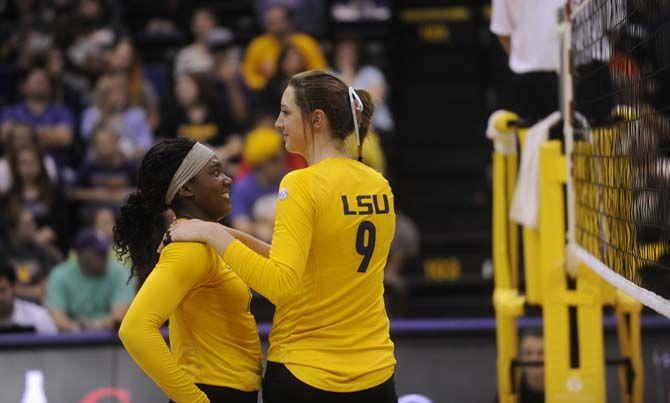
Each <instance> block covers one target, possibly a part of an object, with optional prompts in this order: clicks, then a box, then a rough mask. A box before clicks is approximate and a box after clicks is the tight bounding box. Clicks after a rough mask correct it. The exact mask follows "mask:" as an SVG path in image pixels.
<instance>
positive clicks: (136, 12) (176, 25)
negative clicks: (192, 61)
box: [124, 0, 196, 37]
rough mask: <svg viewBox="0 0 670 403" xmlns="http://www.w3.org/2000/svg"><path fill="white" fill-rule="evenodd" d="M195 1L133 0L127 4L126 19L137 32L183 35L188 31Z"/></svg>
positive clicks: (157, 34)
mask: <svg viewBox="0 0 670 403" xmlns="http://www.w3.org/2000/svg"><path fill="white" fill-rule="evenodd" d="M194 3H196V1H183V0H142V1H131V2H128V3H127V5H126V13H125V17H124V21H125V22H127V23H128V25H129V26H130V28H131V30H132V31H133V32H136V33H143V34H147V35H156V36H160V35H172V36H180V37H181V36H182V35H184V34H185V33H186V32H187V31H188V26H189V23H190V19H191V14H192V13H193V7H194V6H193V4H194Z"/></svg>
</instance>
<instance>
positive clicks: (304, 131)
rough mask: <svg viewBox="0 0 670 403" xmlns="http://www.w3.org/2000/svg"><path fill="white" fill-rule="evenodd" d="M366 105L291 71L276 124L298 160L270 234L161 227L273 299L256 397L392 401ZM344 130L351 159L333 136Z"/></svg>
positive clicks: (360, 94)
mask: <svg viewBox="0 0 670 403" xmlns="http://www.w3.org/2000/svg"><path fill="white" fill-rule="evenodd" d="M373 110H374V105H373V104H372V100H371V99H370V95H369V94H368V93H367V92H366V91H363V90H354V89H353V88H351V87H347V86H346V84H344V83H343V82H342V81H341V80H340V79H339V78H337V77H335V76H333V75H331V74H328V73H325V72H321V71H308V72H305V73H300V74H297V75H295V76H293V77H292V78H291V80H290V81H289V84H288V87H287V89H286V91H285V92H284V94H283V96H282V101H281V112H280V114H279V117H278V118H277V121H276V127H277V128H278V129H279V130H280V132H281V133H282V135H283V137H284V139H285V141H286V148H287V150H288V151H290V152H293V153H299V154H301V155H303V156H304V157H305V159H306V161H307V163H308V165H309V166H308V167H307V168H304V169H299V170H296V171H293V172H290V173H289V174H287V175H286V176H285V177H284V179H283V180H282V182H281V184H280V186H279V192H278V201H277V209H276V210H277V215H276V219H275V225H274V232H273V236H272V244H271V245H267V244H263V243H262V242H260V241H258V240H256V239H255V238H252V237H250V236H248V235H244V234H241V233H237V232H231V231H230V230H228V229H227V228H225V227H223V226H221V225H218V224H216V223H210V222H205V221H199V220H190V221H188V222H179V223H175V224H174V225H173V226H172V227H171V229H170V230H169V232H168V234H169V235H170V237H171V238H172V240H173V241H187V240H188V241H199V242H204V243H206V244H207V245H209V246H211V247H213V248H214V249H215V250H216V251H217V252H218V253H219V254H220V255H222V256H223V258H224V260H225V261H226V262H227V263H228V264H229V265H230V267H231V269H232V270H233V271H234V272H236V273H237V274H238V275H239V276H240V278H242V280H244V282H246V283H247V284H248V285H249V286H250V287H251V288H253V289H254V290H256V291H258V292H259V293H260V294H262V295H263V296H265V297H266V298H268V299H269V300H270V301H271V302H272V303H274V304H275V306H276V312H275V316H274V323H273V328H272V332H271V334H270V348H269V352H268V364H267V368H266V372H265V378H264V381H263V399H264V401H265V402H266V403H280V402H291V403H303V402H304V403H308V402H309V403H314V402H318V403H323V402H339V403H341V402H366V403H371V402H375V403H387V402H388V403H390V402H394V403H395V402H397V401H398V398H397V395H396V392H395V384H394V379H393V374H394V369H395V362H396V361H395V358H394V347H393V343H392V342H391V339H390V337H389V320H388V317H387V315H386V311H385V307H384V298H383V293H384V288H383V277H384V273H383V269H384V266H385V264H386V259H387V256H388V253H389V248H390V245H391V240H392V239H393V235H394V231H395V213H394V211H395V210H394V199H393V193H392V192H391V188H390V186H389V184H388V182H387V181H386V179H384V177H383V176H382V175H381V174H380V173H379V172H377V171H375V170H374V169H372V168H369V167H367V166H366V165H364V164H362V163H361V162H360V160H361V147H360V144H361V142H362V140H363V139H364V137H365V134H366V133H367V131H368V127H369V125H370V117H371V116H372V112H373ZM352 132H353V135H354V136H355V139H356V144H357V148H358V155H359V158H358V159H359V161H356V159H352V158H350V157H349V156H348V154H347V149H346V146H345V139H346V138H347V137H349V136H350V135H352ZM163 253H165V252H163Z"/></svg>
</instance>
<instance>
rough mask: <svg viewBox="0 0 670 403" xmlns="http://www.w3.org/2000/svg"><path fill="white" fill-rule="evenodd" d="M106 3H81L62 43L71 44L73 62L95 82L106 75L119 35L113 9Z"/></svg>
mask: <svg viewBox="0 0 670 403" xmlns="http://www.w3.org/2000/svg"><path fill="white" fill-rule="evenodd" d="M112 4H113V3H111V2H110V3H107V2H106V1H105V0H80V1H79V8H78V10H77V14H76V16H75V17H74V19H73V20H71V21H66V22H67V26H65V27H64V31H65V32H63V35H64V38H63V39H62V43H66V44H68V46H69V48H68V49H67V55H68V58H69V61H70V62H71V63H72V64H73V65H74V66H75V67H76V68H77V69H78V70H79V71H80V72H82V73H83V74H84V75H85V76H87V77H89V78H92V79H94V78H95V77H97V76H98V75H99V74H101V73H102V72H103V71H104V67H105V65H104V53H105V50H106V49H108V48H109V47H110V46H112V45H113V44H114V41H115V39H116V31H115V28H114V24H113V22H112V18H111V17H112V10H111V5H112Z"/></svg>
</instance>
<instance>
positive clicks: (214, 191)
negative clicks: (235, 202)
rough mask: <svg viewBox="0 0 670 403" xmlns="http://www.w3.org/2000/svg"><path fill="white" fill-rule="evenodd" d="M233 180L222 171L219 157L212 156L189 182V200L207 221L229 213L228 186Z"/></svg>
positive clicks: (220, 217) (223, 216) (221, 217)
mask: <svg viewBox="0 0 670 403" xmlns="http://www.w3.org/2000/svg"><path fill="white" fill-rule="evenodd" d="M232 184H233V180H232V179H230V178H229V177H228V176H227V175H226V174H225V173H223V166H222V165H221V161H220V160H219V157H217V156H213V157H212V158H211V159H210V160H209V163H208V164H207V165H205V167H204V168H202V169H201V170H200V172H198V174H197V175H196V176H195V177H194V178H193V179H192V180H191V182H189V184H188V187H189V189H190V191H191V195H190V201H191V202H193V203H194V204H195V207H196V208H197V210H198V211H200V212H201V213H202V214H203V215H204V217H197V218H201V219H203V220H207V221H220V220H221V219H223V218H225V217H226V216H227V215H228V214H230V210H231V208H232V204H231V202H230V187H231V185H232Z"/></svg>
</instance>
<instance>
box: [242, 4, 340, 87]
mask: <svg viewBox="0 0 670 403" xmlns="http://www.w3.org/2000/svg"><path fill="white" fill-rule="evenodd" d="M263 20H264V24H265V30H266V33H264V34H262V35H260V36H258V37H256V38H255V39H254V40H253V41H251V43H250V44H249V47H248V48H247V52H246V55H245V57H244V62H243V64H242V74H243V75H244V79H245V80H246V82H247V85H248V86H249V88H251V89H253V90H254V91H260V90H262V89H263V88H264V87H265V85H266V84H267V82H268V80H269V79H270V77H272V76H273V75H274V74H275V72H276V71H277V69H278V67H279V66H278V65H277V61H278V60H279V55H280V53H281V51H282V48H283V47H284V46H287V45H289V44H292V45H293V46H295V47H296V48H298V49H299V50H300V52H301V53H302V55H303V57H304V58H305V64H306V66H307V70H313V69H325V68H326V67H327V63H326V59H325V58H324V56H323V52H322V50H321V46H320V45H319V43H318V42H317V41H316V40H314V39H313V38H312V37H310V36H309V35H306V34H303V33H299V32H294V30H293V25H292V22H291V12H290V10H289V9H287V8H285V7H281V6H275V7H271V8H268V9H267V10H266V11H265V13H264V14H263Z"/></svg>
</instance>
